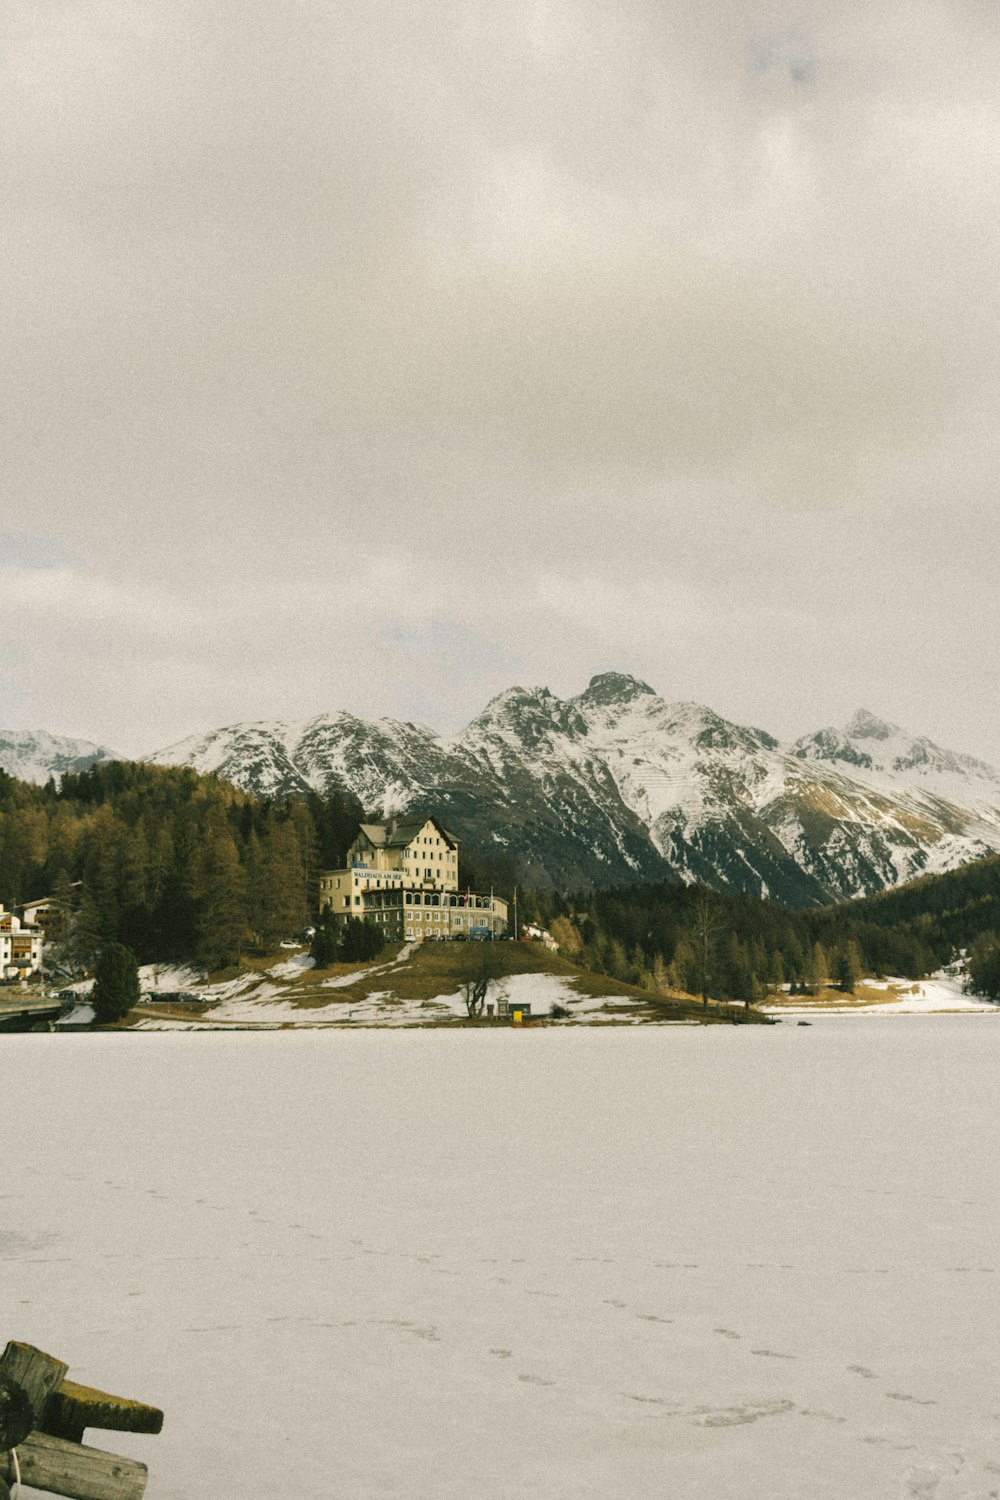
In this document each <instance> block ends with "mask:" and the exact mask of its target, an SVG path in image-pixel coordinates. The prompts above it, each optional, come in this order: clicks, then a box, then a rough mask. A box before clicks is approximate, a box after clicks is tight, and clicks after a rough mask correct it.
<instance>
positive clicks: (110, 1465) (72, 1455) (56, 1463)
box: [0, 1432, 148, 1500]
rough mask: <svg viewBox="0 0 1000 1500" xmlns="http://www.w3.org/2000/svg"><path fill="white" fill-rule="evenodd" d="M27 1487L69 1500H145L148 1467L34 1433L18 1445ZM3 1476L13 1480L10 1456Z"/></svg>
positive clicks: (0, 1463) (1, 1465) (2, 1463)
mask: <svg viewBox="0 0 1000 1500" xmlns="http://www.w3.org/2000/svg"><path fill="white" fill-rule="evenodd" d="M17 1457H18V1462H19V1463H20V1465H21V1479H22V1481H23V1483H24V1484H27V1485H31V1486H32V1488H34V1489H36V1490H49V1491H50V1493H52V1494H54V1495H65V1496H67V1497H68V1500H142V1495H143V1492H144V1490H145V1488H146V1479H147V1477H148V1471H147V1469H146V1465H145V1464H140V1463H137V1462H136V1461H135V1459H132V1458H120V1457H119V1456H118V1454H117V1453H103V1452H102V1451H101V1450H100V1449H99V1448H84V1447H82V1446H81V1445H80V1444H79V1443H69V1442H67V1441H66V1439H65V1438H58V1437H52V1436H51V1434H50V1433H47V1432H32V1433H30V1434H29V1436H28V1437H26V1438H25V1440H24V1442H23V1443H20V1444H19V1445H18V1449H17ZM0 1475H3V1477H4V1478H5V1479H6V1480H7V1481H8V1482H9V1481H10V1480H11V1479H12V1478H13V1468H12V1465H11V1462H10V1457H9V1455H7V1454H4V1455H3V1456H2V1457H0Z"/></svg>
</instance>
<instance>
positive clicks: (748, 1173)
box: [0, 1015, 1000, 1500]
mask: <svg viewBox="0 0 1000 1500" xmlns="http://www.w3.org/2000/svg"><path fill="white" fill-rule="evenodd" d="M0 1088H2V1097H3V1101H4V1108H3V1127H2V1136H0V1139H2V1141H3V1174H2V1180H0V1262H2V1264H0V1277H2V1281H0V1284H2V1287H3V1295H2V1298H0V1306H2V1308H3V1311H4V1318H3V1327H2V1328H0V1334H2V1335H3V1337H4V1339H6V1338H19V1339H23V1340H26V1341H28V1342H30V1343H35V1344H38V1345H40V1346H41V1347H42V1348H44V1349H48V1350H49V1351H50V1352H52V1353H55V1354H58V1355H60V1356H61V1357H62V1358H64V1359H66V1360H67V1361H68V1362H69V1364H70V1367H71V1374H72V1375H73V1377H74V1378H76V1379H80V1380H84V1381H87V1382H90V1383H93V1384H95V1385H99V1386H102V1387H103V1388H105V1389H110V1390H115V1391H118V1392H120V1393H122V1394H124V1395H130V1396H136V1397H138V1398H140V1399H143V1400H147V1401H151V1402H153V1403H154V1404H156V1405H160V1406H162V1407H163V1408H164V1409H165V1411H166V1423H165V1427H164V1431H163V1434H162V1436H160V1437H156V1438H140V1437H131V1438H130V1437H124V1436H119V1435H111V1434H109V1435H108V1437H107V1439H102V1438H101V1437H99V1436H98V1435H96V1434H91V1440H92V1441H95V1442H97V1443H98V1444H99V1445H100V1444H101V1443H102V1442H105V1445H106V1446H107V1447H109V1448H112V1449H117V1450H118V1451H120V1452H123V1453H124V1452H129V1453H133V1454H134V1455H135V1456H137V1457H141V1458H142V1459H144V1460H145V1461H146V1462H148V1463H149V1465H150V1469H151V1478H150V1483H149V1488H148V1490H147V1495H148V1496H149V1497H150V1500H200V1497H211V1500H257V1497H263V1496H265V1495H268V1496H270V1495H274V1496H282V1497H291V1500H341V1497H342V1500H362V1497H364V1500H367V1497H384V1496H400V1497H406V1500H459V1497H461V1500H469V1497H471V1496H475V1497H477V1500H500V1497H503V1500H507V1497H518V1496H537V1497H539V1500H541V1497H544V1500H590V1497H594V1500H596V1497H601V1500H609V1497H640V1500H644V1497H650V1500H652V1497H654V1496H655V1497H657V1500H662V1497H665V1496H678V1497H684V1500H691V1497H697V1500H700V1497H706V1500H707V1497H712V1500H718V1497H732V1500H758V1497H759V1500H825V1497H829V1500H882V1497H885V1500H890V1497H891V1500H897V1497H903V1500H957V1497H967V1500H988V1497H993V1496H998V1495H1000V1339H998V1331H1000V1305H998V1304H1000V1211H998V1198H1000V1191H998V1183H1000V1171H998V1161H1000V1157H998V1150H997V1147H998V1128H997V1101H998V1095H1000V1025H997V1024H996V1021H995V1019H994V1018H993V1017H991V1016H978V1015H970V1016H949V1017H945V1016H930V1017H910V1018H898V1017H896V1018H893V1019H886V1020H884V1021H882V1020H879V1019H877V1018H873V1019H868V1020H866V1021H865V1022H863V1023H854V1022H851V1021H849V1020H847V1019H844V1018H833V1019H831V1020H829V1021H825V1022H818V1023H817V1024H815V1025H813V1026H812V1027H810V1028H799V1027H796V1026H794V1025H790V1024H785V1025H783V1026H780V1027H773V1028H765V1027H732V1028H730V1027H715V1028H704V1029H700V1028H664V1029H660V1028H648V1029H647V1028H643V1029H632V1028H626V1029H622V1030H612V1031H608V1030H600V1031H587V1030H579V1031H559V1030H555V1029H552V1030H547V1031H539V1030H533V1031H525V1032H523V1033H517V1032H513V1031H503V1032H501V1031H492V1030H491V1031H480V1032H477V1031H469V1030H464V1031H430V1032H420V1033H413V1032H405V1031H399V1032H381V1033H377V1032H363V1033H349V1032H348V1033H345V1032H275V1033H266V1034H263V1035H252V1034H246V1033H239V1034H236V1035H225V1034H220V1033H208V1034H203V1035H199V1036H192V1035H190V1034H189V1033H172V1032H168V1033H163V1034H158V1035H155V1034H143V1035H127V1034H125V1035H92V1036H91V1035H75V1036H62V1037H54V1036H5V1037H3V1038H2V1040H0Z"/></svg>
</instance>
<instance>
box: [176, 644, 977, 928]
mask: <svg viewBox="0 0 1000 1500" xmlns="http://www.w3.org/2000/svg"><path fill="white" fill-rule="evenodd" d="M148 758H149V759H150V760H152V761H154V762H157V763H159V764H184V765H192V766H194V767H195V768H196V769H198V770H200V771H205V772H214V773H216V774H218V775H220V776H223V777H225V778H226V779H228V780H231V781H233V782H235V783H236V784H237V785H239V786H241V787H243V788H244V789H245V790H247V791H250V792H253V793H256V794H258V795H262V796H281V795H286V794H289V793H295V792H302V791H305V790H306V789H308V788H312V789H314V790H316V791H320V792H323V791H327V790H329V789H332V788H339V789H341V790H346V791H349V792H351V793H353V794H354V795H355V796H356V797H357V798H358V799H359V800H360V801H361V803H362V804H363V805H364V806H365V807H366V808H367V809H368V810H369V811H371V812H372V813H376V812H377V813H381V814H382V815H389V814H391V813H393V812H402V811H410V810H412V811H418V810H419V811H423V810H427V811H431V810H433V811H436V812H438V813H440V815H441V816H442V817H444V818H445V819H446V820H451V821H452V823H453V824H454V825H455V827H456V829H457V830H458V831H459V832H460V833H461V834H462V836H463V837H464V838H465V839H466V840H467V841H468V843H469V844H470V845H472V846H474V847H478V848H480V849H483V848H486V849H489V848H493V849H494V850H498V851H507V852H508V853H509V855H510V857H511V863H512V865H513V866H514V867H516V868H517V870H518V871H519V873H520V875H521V877H522V878H523V879H525V880H527V881H528V882H531V883H535V884H539V885H556V886H559V887H561V888H564V889H572V888H575V887H581V886H587V885H591V884H597V885H609V884H616V883H623V882H626V881H632V880H649V879H660V878H663V877H664V876H669V875H674V876H676V877H677V878H679V879H682V880H692V879H703V880H707V881H710V882H713V883H720V884H725V885H728V886H731V887H735V888H737V889H740V890H745V891H747V892H749V893H751V894H754V895H765V896H773V897H774V898H775V899H777V900H780V901H784V902H786V903H788V904H791V905H796V906H809V905H817V904H822V903H825V902H828V901H831V900H837V899H841V898H843V897H847V896H853V895H861V894H871V893H874V892H876V891H879V890H882V889H885V888H887V887H889V886H893V885H896V884H899V883H900V882H901V881H904V880H908V879H911V878H912V877H913V876H915V875H919V874H921V873H923V872H925V871H926V872H932V871H938V870H945V869H950V868H953V867H955V866H956V865H959V864H962V863H965V862H967V861H968V860H970V859H975V858H978V857H980V856H982V855H984V854H989V853H993V852H996V851H998V850H1000V772H998V771H996V770H995V769H993V768H992V767H990V766H988V765H986V764H985V763H984V762H982V761H978V760H976V759H975V758H974V757H972V756H966V755H961V754H958V753H957V752H954V751H950V750H945V749H942V748H941V747H940V746H937V745H935V744H934V743H933V742H932V741H931V740H929V739H926V738H923V737H916V736H911V735H908V734H906V733H905V732H904V731H903V730H901V729H899V728H898V727H897V726H895V725H892V724H887V723H885V722H884V721H882V720H880V719H878V718H876V717H875V716H874V715H873V714H870V713H868V712H867V711H863V710H862V711H859V712H858V713H857V714H855V715H854V717H853V718H852V719H851V721H850V722H849V723H848V724H847V725H846V726H844V727H843V728H840V729H837V728H827V729H822V730H819V731H817V732H816V733H815V734H812V735H807V736H804V737H803V738H802V739H800V740H797V741H796V742H795V743H793V744H790V745H782V744H780V743H779V741H778V740H776V739H775V738H774V737H773V736H772V735H770V734H768V733H766V732H765V731H764V730H762V729H756V728H750V727H745V726H741V725H737V724H733V723H731V722H729V721H728V720H726V719H724V718H722V717H721V716H720V715H718V714H716V713H714V712H713V711H712V710H711V709H709V708H706V707H704V706H703V705H701V704H697V703H687V702H680V703H677V702H668V701H666V700H664V699H663V698H661V697H660V696H659V695H658V694H657V693H656V692H654V690H653V689H652V688H651V687H650V686H649V685H648V684H647V683H644V682H641V681H639V680H638V679H636V678H634V677H630V676H628V675H627V674H622V673H604V674H601V675H600V676H597V677H595V678H593V679H592V680H591V682H590V684H589V685H588V687H587V688H586V689H585V690H584V692H582V693H580V694H579V695H578V696H576V697H574V698H569V699H566V700H563V699H560V698H557V697H556V696H555V695H554V694H552V693H550V692H549V691H548V689H547V688H529V689H526V688H522V687H513V688H508V689H506V690H505V691H504V692H502V693H500V694H498V695H497V696H496V697H495V698H494V699H492V700H491V702H490V703H488V704H487V705H486V707H485V708H484V709H483V711H482V713H480V714H479V715H477V717H476V718H475V719H473V720H472V722H471V723H470V724H469V725H468V726H467V727H466V728H465V729H464V730H463V731H462V732H461V734H459V735H457V736H455V737H454V738H452V739H447V738H444V737H442V736H439V735H436V734H435V733H434V732H433V731H432V730H430V729H426V728H423V727H421V726H419V725H415V724H411V723H405V722H401V721H398V720H394V719H378V720H366V719H361V718H358V717H356V716H355V715H353V714H350V713H347V712H336V713H332V714H322V715H318V716H316V717H314V718H312V719H309V720H306V721H303V722H299V723H288V724H286V723H257V724H239V725H233V726H231V727H229V728H226V729H219V730H214V731H212V732H211V733H210V734H207V735H201V736H193V737H191V738H190V739H187V740H183V741H181V742H179V743H178V744H175V745H172V746H169V747H167V748H166V749H164V750H161V751H158V752H156V753H155V754H154V755H152V756H150V757H148Z"/></svg>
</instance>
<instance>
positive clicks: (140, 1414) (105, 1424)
mask: <svg viewBox="0 0 1000 1500" xmlns="http://www.w3.org/2000/svg"><path fill="white" fill-rule="evenodd" d="M38 1425H39V1426H40V1427H41V1428H42V1430H43V1431H45V1432H51V1433H53V1434H54V1435H55V1436H56V1437H64V1438H69V1439H70V1441H71V1442H75V1443H78V1442H79V1441H80V1439H81V1438H82V1437H83V1432H84V1428H85V1427H100V1428H101V1429H102V1430H103V1431H105V1432H151V1433H157V1432H160V1431H161V1430H162V1428H163V1413H162V1411H160V1410H159V1408H158V1407H156V1406H147V1405H145V1403H144V1402H142V1401H130V1400H128V1398H127V1397H125V1396H111V1395H109V1394H108V1392H107V1391H98V1390H94V1388H93V1387H92V1386H89V1385H78V1384H77V1382H76V1381H75V1380H64V1381H63V1383H62V1385H61V1386H60V1387H59V1388H58V1390H56V1391H53V1393H52V1395H51V1396H50V1397H49V1399H48V1401H47V1402H46V1405H45V1411H44V1413H43V1415H42V1419H41V1421H40V1422H39V1424H38ZM8 1446H9V1445H8Z"/></svg>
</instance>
